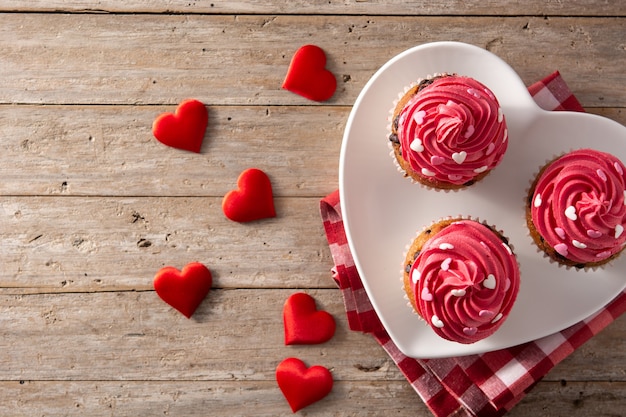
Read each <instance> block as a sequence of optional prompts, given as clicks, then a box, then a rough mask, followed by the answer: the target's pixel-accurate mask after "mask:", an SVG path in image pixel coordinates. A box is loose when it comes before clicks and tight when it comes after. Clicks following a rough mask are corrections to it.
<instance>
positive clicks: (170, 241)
mask: <svg viewBox="0 0 626 417" xmlns="http://www.w3.org/2000/svg"><path fill="white" fill-rule="evenodd" d="M275 203H276V210H277V217H276V218H274V219H264V220H262V221H258V222H255V223H249V224H240V223H235V222H232V221H230V220H228V219H227V218H226V217H225V216H224V214H223V212H222V209H221V198H167V197H166V198H115V197H111V198H109V197H97V198H96V197H95V198H82V197H76V198H74V197H66V198H63V197H56V198H52V197H51V198H35V197H33V198H29V197H24V198H22V197H0V207H1V210H0V230H2V248H1V249H0V264H2V269H1V270H0V288H3V289H4V290H3V291H4V292H5V293H7V292H9V293H30V292H40V291H44V292H51V291H53V292H54V291H114V290H129V289H132V290H146V289H150V288H151V287H152V278H153V277H154V274H155V273H156V271H157V270H158V269H160V268H161V267H163V266H165V265H172V266H175V267H177V268H182V267H183V266H184V265H185V264H187V263H189V262H193V261H199V262H203V263H205V265H207V266H208V267H209V268H210V269H211V270H212V271H213V277H214V285H215V287H219V288H272V287H274V288H276V287H277V288H294V287H296V288H316V287H322V288H323V287H326V288H329V287H330V288H332V287H334V284H333V282H332V280H331V273H330V268H331V266H332V260H331V258H330V252H329V250H328V245H327V243H326V237H325V235H324V231H323V227H322V222H321V218H320V215H319V200H318V199H317V198H298V199H283V198H278V199H276V201H275Z"/></svg>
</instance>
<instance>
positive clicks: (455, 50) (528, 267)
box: [339, 42, 626, 358]
mask: <svg viewBox="0 0 626 417" xmlns="http://www.w3.org/2000/svg"><path fill="white" fill-rule="evenodd" d="M438 72H455V73H458V74H461V75H467V76H470V77H473V78H475V79H477V80H478V81H480V82H482V83H483V84H485V85H486V86H487V87H489V88H490V89H491V90H492V91H493V92H494V93H495V95H496V97H497V98H498V100H499V102H500V104H501V106H502V109H503V111H504V114H505V116H506V120H507V124H508V129H509V141H510V143H509V148H508V150H507V153H506V155H505V157H504V160H503V161H502V163H501V165H500V166H498V167H497V168H496V169H495V170H494V171H492V172H491V173H490V174H489V175H488V176H487V177H486V178H485V179H484V180H483V181H480V182H479V183H477V184H476V185H474V186H472V187H470V188H468V189H465V190H462V191H457V192H437V191H433V190H429V189H426V188H423V187H421V186H419V185H417V184H412V183H411V181H410V180H408V179H406V178H404V177H403V176H402V175H401V174H400V173H398V171H397V170H396V167H395V165H394V163H393V160H392V158H391V157H390V156H389V149H388V145H387V139H386V134H387V125H388V121H387V119H388V116H389V110H390V108H391V107H392V102H393V100H394V99H395V98H397V95H398V92H400V91H401V90H402V89H403V87H404V86H407V85H409V84H410V83H411V82H414V81H415V80H416V79H417V78H419V77H424V76H426V75H428V74H433V73H438ZM582 147H589V148H595V149H598V150H602V151H607V152H611V153H613V154H614V155H616V156H617V157H618V158H620V159H621V160H622V161H626V128H625V127H624V126H622V125H620V124H619V123H616V122H614V121H611V120H609V119H606V118H602V117H599V116H594V115H591V114H586V113H574V112H549V111H545V110H542V109H540V108H539V107H538V106H537V105H536V104H535V102H534V101H533V99H532V97H531V96H530V94H529V93H528V90H527V89H526V86H525V85H524V83H523V82H522V81H521V79H520V78H519V77H518V75H517V74H516V73H515V71H514V70H513V69H512V68H511V67H510V66H509V65H508V64H506V63H505V62H504V61H502V60H501V59H500V58H498V57H497V56H495V55H493V54H492V53H490V52H488V51H486V50H484V49H481V48H479V47H476V46H472V45H467V44H464V43H457V42H437V43H430V44H425V45H421V46H417V47H415V48H412V49H409V50H407V51H405V52H403V53H401V54H400V55H397V56H396V57H394V58H393V59H391V60H390V61H389V62H387V63H386V64H385V65H383V67H382V68H380V70H378V72H376V74H374V76H373V77H372V78H371V79H370V80H369V82H368V83H367V84H366V86H365V87H364V88H363V91H362V92H361V94H360V95H359V97H358V98H357V100H356V102H355V104H354V107H353V109H352V112H351V114H350V117H349V119H348V122H347V126H346V130H345V134H344V138H343V144H342V149H341V160H340V168H339V185H340V195H341V209H342V212H343V216H344V222H345V227H346V233H347V236H348V243H349V245H350V248H351V250H352V253H353V255H354V260H355V263H356V266H357V269H358V271H359V273H360V275H361V278H362V280H363V283H364V285H365V289H366V291H367V294H368V295H369V297H370V299H371V301H372V304H373V305H374V308H375V309H376V312H377V313H378V315H379V316H380V318H381V320H382V322H383V324H384V326H385V328H386V329H387V331H388V332H389V335H390V336H391V338H392V340H393V341H394V342H395V343H396V345H397V346H398V348H399V349H400V350H401V351H402V352H403V353H404V354H406V355H408V356H412V357H418V358H435V357H446V356H457V355H467V354H474V353H481V352H486V351H491V350H496V349H501V348H505V347H509V346H513V345H517V344H520V343H524V342H528V341H531V340H534V339H537V338H540V337H543V336H546V335H548V334H551V333H554V332H557V331H560V330H562V329H564V328H566V327H568V326H570V325H572V324H574V323H576V322H578V321H580V320H582V319H584V318H586V317H588V316H589V315H591V314H593V313H594V312H596V311H597V310H599V309H600V308H601V307H603V306H604V305H605V304H606V303H607V302H609V301H610V300H611V299H612V298H614V297H615V296H616V295H617V294H619V293H620V292H621V291H622V290H623V289H624V288H625V287H626V256H621V257H620V258H618V259H617V260H616V261H614V262H613V263H611V264H609V265H608V266H606V267H605V268H604V269H602V270H596V271H584V270H576V269H574V268H572V269H566V268H564V267H558V266H557V265H555V264H552V263H550V262H549V261H548V260H547V259H546V258H544V257H543V255H542V254H539V253H538V252H537V250H536V248H535V246H534V245H533V243H532V239H531V238H530V237H529V235H528V232H527V229H526V223H525V217H524V199H525V196H526V191H527V189H528V186H529V182H530V180H531V179H532V177H533V175H534V173H535V172H537V170H538V168H539V167H540V166H541V165H543V164H544V163H545V162H546V160H547V159H549V158H550V157H552V156H553V155H556V154H560V153H561V152H563V151H569V150H571V149H576V148H582ZM456 215H470V216H473V217H478V218H480V219H481V220H485V221H487V222H489V223H490V224H493V225H496V226H497V227H498V228H500V229H502V230H503V231H504V233H505V235H507V236H508V237H509V238H510V241H511V243H512V246H513V247H514V249H515V252H516V254H517V257H518V261H519V263H520V266H521V286H520V292H519V295H518V298H517V301H516V303H515V305H514V307H513V309H512V311H511V314H510V316H509V318H508V319H507V320H506V322H504V324H503V325H502V327H501V328H500V329H499V330H498V331H497V332H496V333H495V334H494V335H492V336H490V337H489V338H487V339H484V340H481V341H479V342H477V343H474V344H471V345H463V344H459V343H455V342H449V341H446V340H444V339H442V338H440V337H439V336H437V335H436V334H435V333H434V332H433V331H432V330H431V329H430V328H429V327H428V326H426V324H424V322H422V321H420V319H419V318H418V317H417V315H416V314H414V313H413V312H412V311H411V309H410V308H409V307H408V306H407V300H406V299H405V298H404V292H403V290H402V287H401V285H402V284H401V268H402V261H403V254H404V252H405V250H406V246H407V244H408V243H409V242H410V241H411V239H413V237H415V235H416V233H417V231H418V230H421V229H422V227H424V226H426V225H428V224H429V223H431V222H432V221H434V220H437V219H439V218H441V217H445V216H456Z"/></svg>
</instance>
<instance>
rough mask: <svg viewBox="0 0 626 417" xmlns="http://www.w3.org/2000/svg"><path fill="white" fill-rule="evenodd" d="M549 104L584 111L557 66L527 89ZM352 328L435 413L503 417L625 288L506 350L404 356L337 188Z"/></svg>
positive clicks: (339, 262) (336, 229) (333, 229)
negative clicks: (359, 259)
mask: <svg viewBox="0 0 626 417" xmlns="http://www.w3.org/2000/svg"><path fill="white" fill-rule="evenodd" d="M528 90H529V91H530V93H531V94H532V95H533V97H534V99H535V101H536V102H537V104H538V105H539V106H541V107H543V108H544V109H547V110H574V111H584V110H583V108H582V107H581V105H580V103H579V102H578V100H577V99H576V97H574V96H573V95H572V93H571V91H570V90H569V88H568V87H567V85H566V84H565V82H564V81H563V79H562V78H561V76H560V74H559V73H558V72H555V73H553V74H551V75H550V76H548V77H546V78H545V79H543V80H542V81H539V82H537V83H535V84H533V85H532V86H530V87H529V89H528ZM320 210H321V215H322V220H323V221H324V228H325V230H326V236H327V238H328V243H329V245H330V251H331V254H332V257H333V261H334V263H335V267H334V268H333V279H334V280H335V281H336V283H337V285H338V286H339V288H340V290H341V292H342V295H343V300H344V303H345V307H346V314H347V316H348V323H349V325H350V329H351V330H355V331H361V332H365V333H371V334H372V335H373V336H374V337H375V338H376V340H377V341H378V342H379V343H380V344H381V346H382V347H383V348H384V349H385V351H386V352H387V353H388V354H389V356H391V358H392V359H393V361H394V362H395V363H396V365H398V368H400V371H402V373H403V374H404V376H405V377H406V378H407V380H408V381H409V383H410V384H411V386H413V388H414V389H415V391H417V393H418V394H419V396H420V397H421V398H422V400H424V402H425V403H426V405H427V406H428V408H429V409H430V410H431V411H432V413H433V414H434V415H435V416H437V417H449V416H501V415H503V414H505V413H506V412H507V411H509V410H510V409H511V408H512V407H513V406H514V405H515V404H516V403H517V402H518V401H519V400H521V399H522V397H523V396H524V395H525V394H526V393H527V392H528V391H529V390H530V389H531V388H532V387H533V386H534V385H535V383H536V382H538V381H539V380H540V379H541V378H542V377H543V376H544V375H545V374H546V373H548V371H550V370H551V369H552V368H553V367H554V366H555V365H556V364H557V363H559V362H560V361H562V360H563V359H565V358H566V357H567V356H568V355H569V354H570V353H572V352H574V350H576V349H577V348H578V347H579V346H580V345H582V344H583V343H584V342H586V341H587V340H589V339H590V338H591V337H593V336H594V335H596V334H597V333H598V332H600V330H602V329H603V328H605V327H606V326H607V325H608V324H610V323H611V322H612V321H613V320H615V319H616V318H617V317H619V316H620V315H621V314H622V313H624V311H626V291H624V292H622V293H621V294H620V295H619V296H618V297H616V298H615V299H614V300H613V301H611V302H610V303H609V304H608V305H607V306H605V307H604V308H603V309H602V310H601V311H599V312H598V313H596V314H594V315H592V316H591V317H588V318H587V319H586V320H583V321H582V322H580V323H577V324H575V325H573V326H572V327H570V328H568V329H565V330H563V331H561V332H558V333H555V334H552V335H550V336H546V337H544V338H541V339H538V340H535V341H532V342H528V343H525V344H522V345H519V346H514V347H511V348H508V349H502V350H498V351H494V352H487V353H483V354H481V355H470V356H461V357H455V358H444V359H414V358H409V357H407V356H405V355H404V354H402V352H400V351H399V350H398V348H397V347H396V345H395V344H394V343H393V341H392V340H391V339H390V338H389V335H388V334H387V331H386V330H385V328H384V327H383V325H382V324H381V322H380V321H379V319H378V316H377V315H376V312H375V311H374V309H373V308H372V305H371V304H370V300H369V298H368V296H367V294H366V292H365V289H364V288H363V284H362V282H361V279H360V277H359V274H358V272H357V269H356V267H355V265H354V260H353V258H352V254H351V253H350V248H349V247H348V242H347V240H346V234H345V231H344V228H343V219H342V216H341V208H340V204H339V192H338V191H335V192H333V193H332V194H330V195H329V196H327V197H325V198H324V199H322V201H321V203H320Z"/></svg>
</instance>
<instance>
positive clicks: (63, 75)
mask: <svg viewBox="0 0 626 417" xmlns="http://www.w3.org/2000/svg"><path fill="white" fill-rule="evenodd" d="M622 7H623V6H622ZM1 17H2V26H1V27H0V62H1V63H2V74H3V81H4V82H3V83H2V84H1V85H0V103H31V104H32V103H44V104H64V103H71V104H138V103H146V104H163V103H167V104H174V103H177V102H178V101H180V100H181V99H183V98H185V97H188V96H196V97H197V98H199V99H201V100H203V101H204V102H206V103H207V104H210V105H217V104H227V105H248V104H256V105H268V104H283V105H285V104H297V105H311V104H313V103H311V102H310V101H308V100H306V99H304V98H302V97H300V96H298V95H296V94H292V93H289V92H287V91H285V90H282V89H281V85H282V81H283V78H284V76H285V73H286V70H287V67H288V65H289V61H290V59H291V56H292V55H293V53H294V52H295V51H296V50H297V48H299V47H300V46H302V45H303V44H305V43H315V44H317V45H319V46H320V47H322V48H323V49H324V50H325V51H326V52H327V55H328V59H329V61H328V68H329V69H330V70H331V71H332V72H333V73H334V74H335V75H336V77H337V78H338V84H339V85H338V89H337V92H336V93H335V96H334V97H333V98H332V99H331V100H330V101H329V102H328V104H331V105H338V104H341V105H351V104H352V103H353V102H354V100H355V99H356V97H357V95H358V93H359V91H360V90H361V88H362V87H363V86H364V85H365V83H366V82H367V80H368V79H369V78H370V77H371V76H372V75H373V74H374V72H375V71H376V70H377V69H378V68H379V67H380V66H381V65H382V64H384V63H385V62H386V61H387V60H388V59H390V58H391V57H393V56H394V55H396V54H397V53H399V52H401V51H404V50H405V49H408V48H410V47H412V46H415V45H417V44H421V43H425V42H431V41H436V40H459V41H464V42H468V43H472V44H476V45H479V46H482V47H486V48H488V49H490V50H492V51H493V52H495V53H496V54H498V55H499V56H501V57H502V58H503V59H504V60H506V61H507V62H509V63H510V64H511V65H512V67H513V68H514V69H516V70H517V71H518V72H519V74H520V76H521V77H522V79H523V80H524V81H525V82H527V83H531V82H533V81H536V80H537V79H539V78H541V77H543V76H545V75H546V74H547V73H549V72H551V71H553V70H555V69H560V70H562V72H563V75H564V77H565V79H566V80H567V81H568V82H569V83H570V85H571V87H572V88H573V90H574V91H576V93H577V95H578V97H579V98H580V99H581V101H582V103H583V105H585V106H589V107H598V106H606V107H620V106H623V105H624V102H625V101H626V98H625V95H626V93H625V92H624V89H618V88H615V86H619V85H624V83H625V78H624V77H625V75H624V71H623V66H624V62H625V55H626V50H625V49H624V45H623V39H625V38H626V25H624V24H623V18H602V19H597V18H587V17H580V18H561V17H553V18H539V17H508V18H507V17H411V16H399V17H390V16H380V17H371V16H315V17H311V16H286V15H279V16H251V15H244V16H238V15H236V16H233V15H134V14H129V15H126V14H124V15H106V14H105V15H84V14H74V15H61V14H44V15H42V14H19V13H16V14H12V13H10V14H4V15H2V16H1ZM42 27H44V28H50V30H41V28H42ZM87 35H88V36H87ZM337 39H342V41H337ZM442 70H445V69H442ZM422 75H423V74H416V77H419V76H422Z"/></svg>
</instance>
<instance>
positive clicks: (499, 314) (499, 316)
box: [491, 313, 502, 323]
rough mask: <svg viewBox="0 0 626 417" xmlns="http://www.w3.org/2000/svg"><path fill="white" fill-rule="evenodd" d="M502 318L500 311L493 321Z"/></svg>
mask: <svg viewBox="0 0 626 417" xmlns="http://www.w3.org/2000/svg"><path fill="white" fill-rule="evenodd" d="M501 318H502V313H498V315H497V316H495V317H494V318H493V320H491V322H492V323H495V322H497V321H498V320H500V319H501Z"/></svg>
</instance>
